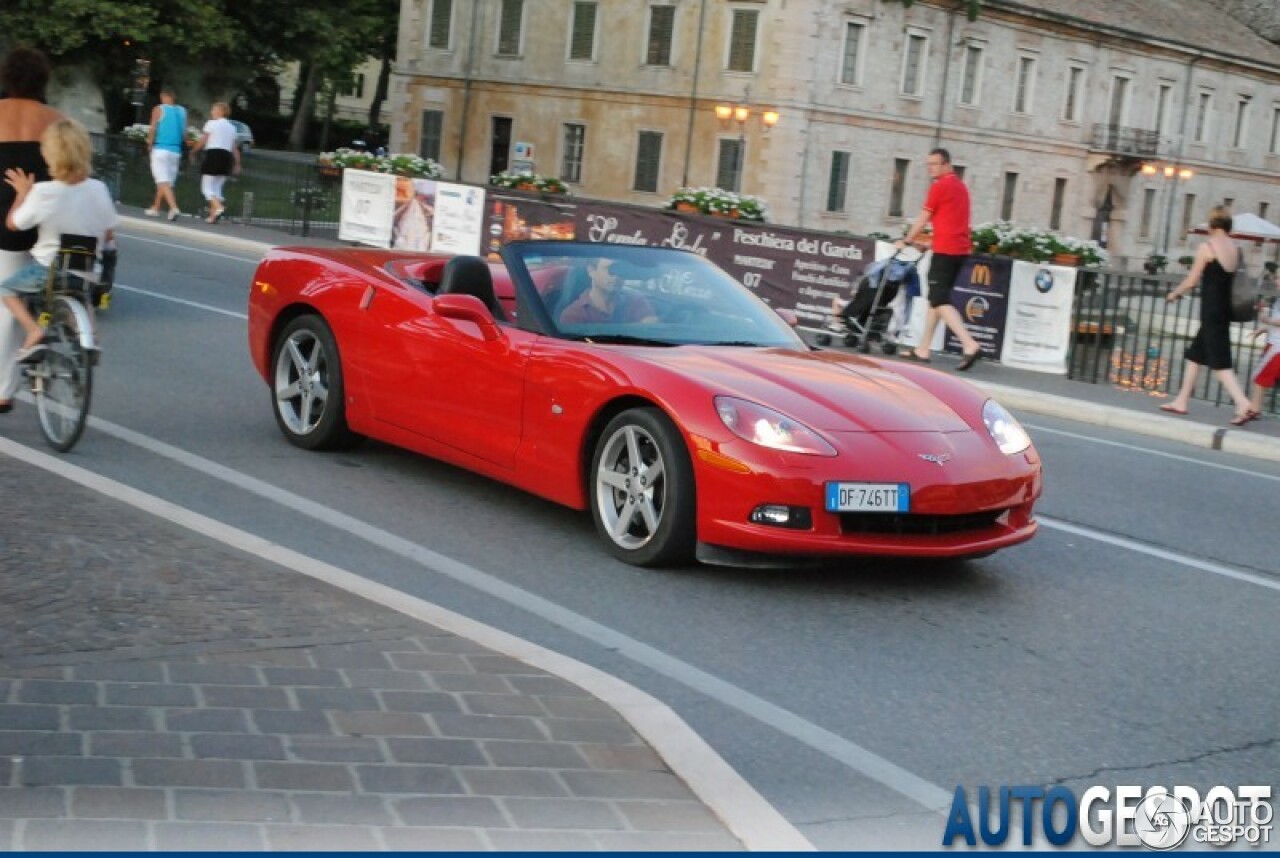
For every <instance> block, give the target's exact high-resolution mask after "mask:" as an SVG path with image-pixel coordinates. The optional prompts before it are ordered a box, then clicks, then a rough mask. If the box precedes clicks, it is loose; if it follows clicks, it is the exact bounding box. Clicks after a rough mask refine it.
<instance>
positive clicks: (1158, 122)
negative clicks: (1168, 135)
mask: <svg viewBox="0 0 1280 858" xmlns="http://www.w3.org/2000/svg"><path fill="white" fill-rule="evenodd" d="M1172 99H1173V85H1172V84H1168V83H1162V84H1160V88H1159V89H1157V90H1156V117H1155V126H1154V129H1153V130H1154V131H1155V132H1156V134H1157V135H1159V136H1161V137H1163V136H1164V134H1165V131H1166V126H1167V125H1168V124H1169V102H1170V100H1172Z"/></svg>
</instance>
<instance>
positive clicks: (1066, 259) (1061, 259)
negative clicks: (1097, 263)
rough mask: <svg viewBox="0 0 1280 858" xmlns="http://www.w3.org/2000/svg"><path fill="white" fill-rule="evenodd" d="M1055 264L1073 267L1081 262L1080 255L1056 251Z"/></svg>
mask: <svg viewBox="0 0 1280 858" xmlns="http://www.w3.org/2000/svg"><path fill="white" fill-rule="evenodd" d="M1053 264H1054V265H1067V266H1070V267H1072V268H1074V267H1076V266H1077V265H1079V264H1080V256H1079V254H1075V253H1055V254H1054V255H1053Z"/></svg>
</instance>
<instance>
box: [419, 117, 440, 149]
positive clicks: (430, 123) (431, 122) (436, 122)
mask: <svg viewBox="0 0 1280 858" xmlns="http://www.w3.org/2000/svg"><path fill="white" fill-rule="evenodd" d="M443 136H444V111H443V110H424V111H422V135H421V136H420V137H419V138H418V154H419V155H421V156H422V157H423V158H430V159H431V160H432V161H439V160H440V143H441V138H442V137H443Z"/></svg>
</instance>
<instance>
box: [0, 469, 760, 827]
mask: <svg viewBox="0 0 1280 858" xmlns="http://www.w3.org/2000/svg"><path fill="white" fill-rule="evenodd" d="M33 485H38V486H39V487H40V490H39V491H31V490H30V487H31V486H33ZM0 498H4V499H5V500H4V501H0V507H3V509H2V510H0V520H2V521H3V526H2V529H0V849H25V850H45V849H62V850H80V849H118V850H152V849H164V850H188V849H218V850H260V849H273V850H275V849H307V850H312V849H348V850H410V849H412V850H427V849H459V850H493V849H502V850H552V849H554V850H561V849H573V850H631V849H645V850H650V849H682V850H693V849H697V850H706V849H718V850H739V849H741V848H742V844H741V843H740V842H739V841H738V840H737V839H735V838H734V837H733V836H732V835H731V834H730V833H729V831H728V830H727V829H726V827H725V826H724V825H723V824H722V823H721V822H720V821H719V820H718V819H717V818H716V817H715V815H714V814H713V813H712V812H711V811H710V810H709V809H708V808H707V807H706V806H705V805H704V804H703V803H702V802H701V801H700V800H699V799H698V798H697V797H695V795H694V794H693V793H692V792H691V791H690V790H689V788H688V787H687V786H686V785H685V783H684V782H683V781H682V780H680V779H679V778H678V777H676V776H675V775H674V774H673V773H672V771H671V770H670V769H669V768H668V767H667V766H666V765H665V764H664V763H663V761H662V760H661V759H660V758H659V756H658V755H657V754H656V753H655V752H654V751H653V749H652V748H651V747H650V746H649V745H647V744H646V743H645V742H644V741H643V740H642V739H641V738H640V737H639V736H638V735H637V734H636V732H635V731H634V730H633V729H632V728H631V726H630V725H629V724H628V723H627V722H626V721H624V720H623V719H622V718H621V717H620V716H619V715H618V714H617V713H616V712H615V711H614V710H613V709H611V708H610V707H608V706H606V705H604V704H603V703H601V702H600V701H599V700H597V699H595V698H594V697H592V696H590V695H589V694H587V693H586V692H585V691H583V690H581V689H580V688H578V687H576V686H574V685H571V684H569V683H567V682H565V681H563V680H561V679H559V678H556V677H554V676H552V675H550V674H548V673H545V672H543V671H541V670H539V669H537V668H533V667H530V666H528V665H526V664H524V663H522V662H520V661H517V660H515V659H513V658H509V657H507V656H505V655H501V654H498V653H496V652H494V651H492V650H487V649H485V648H484V647H481V646H479V645H478V644H476V643H474V642H472V641H470V640H468V639H465V638H461V637H458V636H456V635H453V634H450V633H447V632H445V631H443V630H441V629H438V628H435V627H433V626H430V625H426V624H423V623H419V622H417V621H415V620H412V619H408V618H406V617H404V616H402V615H400V614H397V613H395V612H393V611H391V610H389V609H386V608H383V607H381V606H378V605H374V604H372V603H370V602H366V601H364V600H362V599H360V598H357V597H355V596H352V595H350V594H348V593H345V592H343V591H341V590H338V589H336V588H332V587H329V586H328V585H325V584H323V583H319V582H316V581H314V580H312V579H310V578H307V577H305V576H302V575H300V574H298V573H295V572H291V571H289V570H285V569H281V568H278V567H275V566H273V565H271V564H268V563H265V562H263V561H259V560H257V559H256V558H254V557H251V556H249V555H246V554H243V553H240V552H238V551H235V550H233V549H231V548H227V547H225V546H223V545H221V544H220V543H218V542H216V541H214V540H212V539H209V538H206V537H203V536H200V535H198V534H194V533H192V532H190V531H187V530H185V529H183V528H181V527H179V526H177V525H175V524H172V523H170V522H167V521H164V520H160V519H156V518H153V517H151V516H149V515H148V514H146V513H144V512H141V511H139V510H137V509H135V508H134V507H131V506H128V505H126V504H124V503H122V502H119V501H116V500H113V499H110V498H107V497H104V496H103V495H101V494H98V493H97V492H93V491H90V490H89V489H86V488H83V487H81V486H79V485H76V484H74V483H72V482H69V481H66V480H63V479H61V478H59V477H55V476H51V475H49V474H46V473H45V472H43V471H40V470H38V469H36V468H35V467H33V466H31V465H28V464H26V463H24V462H20V461H18V460H15V459H12V458H9V457H8V456H5V455H3V454H0ZM15 498H21V499H22V500H21V503H18V502H16V501H14V500H13V499H15Z"/></svg>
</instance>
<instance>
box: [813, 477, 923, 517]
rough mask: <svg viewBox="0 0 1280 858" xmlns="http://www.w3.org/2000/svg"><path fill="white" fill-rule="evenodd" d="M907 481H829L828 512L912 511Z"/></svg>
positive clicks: (909, 488)
mask: <svg viewBox="0 0 1280 858" xmlns="http://www.w3.org/2000/svg"><path fill="white" fill-rule="evenodd" d="M910 511H911V486H910V485H909V484H907V483H827V512H910Z"/></svg>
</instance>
